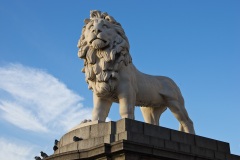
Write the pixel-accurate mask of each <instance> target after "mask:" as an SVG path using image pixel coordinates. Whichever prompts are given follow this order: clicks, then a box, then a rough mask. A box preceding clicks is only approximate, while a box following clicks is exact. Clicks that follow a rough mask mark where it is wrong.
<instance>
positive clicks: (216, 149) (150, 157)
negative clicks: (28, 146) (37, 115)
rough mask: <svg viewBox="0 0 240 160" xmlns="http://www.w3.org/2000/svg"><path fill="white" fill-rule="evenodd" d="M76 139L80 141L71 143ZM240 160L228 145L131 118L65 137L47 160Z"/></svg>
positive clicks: (78, 131)
mask: <svg viewBox="0 0 240 160" xmlns="http://www.w3.org/2000/svg"><path fill="white" fill-rule="evenodd" d="M74 136H77V137H80V138H82V139H83V140H81V141H78V142H74V141H73V137H74ZM95 159H96V160H240V156H236V155H232V154H231V153H230V147H229V144H228V143H226V142H221V141H218V140H213V139H209V138H205V137H201V136H197V135H192V134H187V133H183V132H179V131H176V130H171V129H168V128H164V127H159V126H155V125H151V124H147V123H144V122H139V121H135V120H130V119H121V120H119V121H117V122H104V123H98V124H93V125H90V126H84V127H81V128H78V129H75V130H72V131H70V132H69V133H67V134H65V135H64V136H63V137H62V138H61V140H60V141H59V143H58V150H56V151H55V153H54V154H53V155H51V156H50V157H48V158H46V160H95Z"/></svg>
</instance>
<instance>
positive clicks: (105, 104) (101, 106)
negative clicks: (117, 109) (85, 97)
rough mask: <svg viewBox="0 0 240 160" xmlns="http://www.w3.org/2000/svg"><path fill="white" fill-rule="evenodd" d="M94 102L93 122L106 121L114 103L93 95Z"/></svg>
mask: <svg viewBox="0 0 240 160" xmlns="http://www.w3.org/2000/svg"><path fill="white" fill-rule="evenodd" d="M93 102H94V106H93V111H92V121H96V120H99V121H105V120H106V118H107V116H108V113H109V110H110V107H111V105H112V101H109V100H107V99H103V98H101V97H98V96H97V95H96V94H94V93H93Z"/></svg>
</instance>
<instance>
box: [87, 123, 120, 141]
mask: <svg viewBox="0 0 240 160" xmlns="http://www.w3.org/2000/svg"><path fill="white" fill-rule="evenodd" d="M115 131H116V123H115V122H112V121H111V122H107V123H99V124H94V125H91V126H90V137H91V138H93V137H101V136H105V135H109V134H114V133H115Z"/></svg>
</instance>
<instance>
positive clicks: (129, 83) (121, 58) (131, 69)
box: [78, 11, 195, 134]
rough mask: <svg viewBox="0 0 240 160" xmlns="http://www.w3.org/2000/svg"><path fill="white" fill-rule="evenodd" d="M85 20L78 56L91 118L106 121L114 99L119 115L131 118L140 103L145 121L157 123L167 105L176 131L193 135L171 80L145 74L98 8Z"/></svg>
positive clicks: (121, 32)
mask: <svg viewBox="0 0 240 160" xmlns="http://www.w3.org/2000/svg"><path fill="white" fill-rule="evenodd" d="M84 23H85V25H84V27H83V29H82V35H81V37H80V39H79V42H78V48H79V51H78V57H79V58H81V59H83V60H84V68H83V69H82V72H83V73H85V77H86V82H87V83H88V88H89V89H91V90H92V91H93V101H94V107H93V112H92V121H95V120H100V121H105V119H106V117H107V116H108V113H109V110H110V107H111V105H112V103H113V102H117V103H119V106H120V109H119V110H120V115H121V118H130V119H134V108H135V106H141V111H142V114H143V117H144V120H145V122H146V123H150V124H154V125H159V118H160V116H161V114H162V113H163V112H164V111H165V110H166V108H167V107H168V108H169V109H170V110H171V112H172V113H173V114H174V116H175V117H176V118H177V120H178V121H179V122H180V127H179V130H180V131H184V132H187V133H191V134H195V131H194V127H193V122H192V121H191V119H190V118H189V116H188V113H187V111H186V109H185V107H184V99H183V97H182V95H181V92H180V89H179V88H178V86H177V85H176V84H175V83H174V82H173V80H171V79H170V78H168V77H164V76H151V75H148V74H144V73H142V72H140V71H138V70H137V68H136V67H135V66H134V65H133V63H132V58H131V55H130V53H129V47H130V46H129V42H128V39H127V37H126V35H125V32H124V30H123V28H122V26H121V24H120V23H118V22H117V21H116V20H115V19H114V18H113V17H111V16H110V15H109V14H107V13H102V12H101V11H91V13H90V19H85V20H84Z"/></svg>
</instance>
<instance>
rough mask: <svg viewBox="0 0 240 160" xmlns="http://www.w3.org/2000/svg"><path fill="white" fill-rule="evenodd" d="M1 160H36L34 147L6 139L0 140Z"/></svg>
mask: <svg viewBox="0 0 240 160" xmlns="http://www.w3.org/2000/svg"><path fill="white" fill-rule="evenodd" d="M0 146H1V149H0V159H1V160H4V159H7V160H16V159H17V160H29V159H34V157H35V155H34V154H33V153H34V148H35V147H34V146H33V145H28V144H20V142H18V143H14V142H11V141H9V140H7V139H5V138H0Z"/></svg>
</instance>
